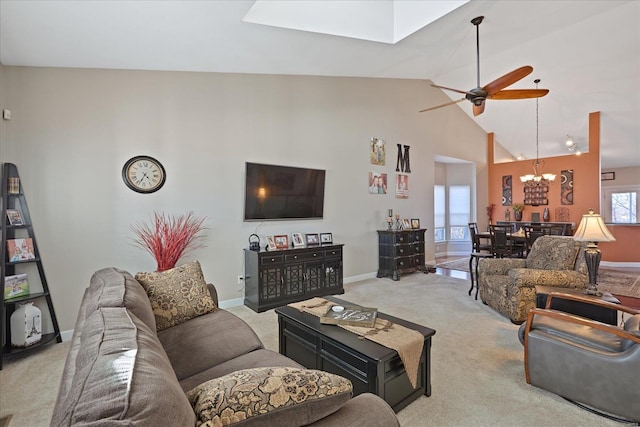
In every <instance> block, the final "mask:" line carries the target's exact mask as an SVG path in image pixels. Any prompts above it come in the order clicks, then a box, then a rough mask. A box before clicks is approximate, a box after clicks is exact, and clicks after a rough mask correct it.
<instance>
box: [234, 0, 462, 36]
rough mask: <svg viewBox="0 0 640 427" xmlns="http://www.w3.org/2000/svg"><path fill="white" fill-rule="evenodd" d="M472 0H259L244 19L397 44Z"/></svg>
mask: <svg viewBox="0 0 640 427" xmlns="http://www.w3.org/2000/svg"><path fill="white" fill-rule="evenodd" d="M468 1H469V0H429V1H411V0H373V1H372V0H367V1H362V0H360V1H358V0H356V1H352V0H341V1H323V0H306V1H290V0H289V1H287V0H284V1H280V0H258V1H256V2H255V3H254V5H253V6H252V7H251V9H249V12H247V14H246V15H245V17H244V19H243V21H244V22H250V23H254V24H262V25H270V26H274V27H281V28H289V29H294V30H300V31H310V32H314V33H322V34H331V35H335V36H342V37H351V38H355V39H362V40H369V41H375V42H382V43H390V44H394V43H397V42H399V41H400V40H402V39H404V38H405V37H407V36H409V35H411V34H413V33H414V32H416V31H418V30H419V29H421V28H423V27H425V26H426V25H428V24H430V23H431V22H433V21H435V20H437V19H438V18H440V17H442V16H444V15H446V14H447V13H449V12H451V11H452V10H454V9H457V8H458V7H460V6H462V5H463V4H465V3H467V2H468Z"/></svg>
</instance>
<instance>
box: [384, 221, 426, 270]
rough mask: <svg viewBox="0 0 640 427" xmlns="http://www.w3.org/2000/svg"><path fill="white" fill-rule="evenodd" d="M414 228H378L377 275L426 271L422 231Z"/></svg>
mask: <svg viewBox="0 0 640 427" xmlns="http://www.w3.org/2000/svg"><path fill="white" fill-rule="evenodd" d="M425 231H426V229H424V228H421V229H416V230H378V277H384V276H391V278H392V279H393V280H400V275H401V274H405V273H413V272H415V271H418V270H420V271H422V272H424V273H428V270H427V268H426V266H425V260H424V232H425Z"/></svg>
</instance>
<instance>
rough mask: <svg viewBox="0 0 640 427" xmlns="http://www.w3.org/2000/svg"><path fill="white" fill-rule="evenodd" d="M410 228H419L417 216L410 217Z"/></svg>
mask: <svg viewBox="0 0 640 427" xmlns="http://www.w3.org/2000/svg"><path fill="white" fill-rule="evenodd" d="M411 228H413V229H414V230H418V229H419V228H420V220H419V219H418V218H411Z"/></svg>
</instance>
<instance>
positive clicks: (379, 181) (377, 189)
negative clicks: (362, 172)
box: [369, 172, 387, 194]
mask: <svg viewBox="0 0 640 427" xmlns="http://www.w3.org/2000/svg"><path fill="white" fill-rule="evenodd" d="M369 194H387V174H386V173H375V172H369Z"/></svg>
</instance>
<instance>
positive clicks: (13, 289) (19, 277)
mask: <svg viewBox="0 0 640 427" xmlns="http://www.w3.org/2000/svg"><path fill="white" fill-rule="evenodd" d="M25 295H29V282H28V281H27V275H26V274H15V275H13V276H6V277H5V278H4V299H5V300H8V299H11V298H17V297H22V296H25Z"/></svg>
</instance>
